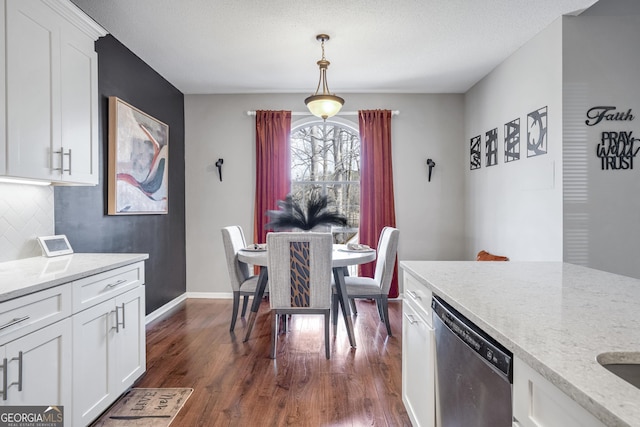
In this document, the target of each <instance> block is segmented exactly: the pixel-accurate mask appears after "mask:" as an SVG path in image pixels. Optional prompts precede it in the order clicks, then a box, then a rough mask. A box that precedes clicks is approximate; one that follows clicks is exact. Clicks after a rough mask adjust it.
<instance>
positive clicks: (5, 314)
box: [0, 284, 71, 343]
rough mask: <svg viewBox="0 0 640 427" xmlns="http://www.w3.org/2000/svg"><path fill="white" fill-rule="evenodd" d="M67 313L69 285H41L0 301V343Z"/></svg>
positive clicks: (69, 298) (54, 320) (69, 297)
mask: <svg viewBox="0 0 640 427" xmlns="http://www.w3.org/2000/svg"><path fill="white" fill-rule="evenodd" d="M70 315H71V285H70V284H64V285H60V286H56V287H54V288H50V289H45V290H43V291H39V292H35V293H33V294H30V295H25V296H23V297H20V298H15V299H12V300H9V301H5V302H3V303H2V304H0V343H6V342H9V341H11V340H13V339H15V338H19V337H21V336H23V335H26V334H28V333H30V332H33V331H35V330H37V329H40V328H43V327H45V326H47V325H50V324H52V323H55V322H57V321H58V320H61V319H64V318H65V317H68V316H70Z"/></svg>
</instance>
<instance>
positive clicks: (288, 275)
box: [267, 232, 333, 359]
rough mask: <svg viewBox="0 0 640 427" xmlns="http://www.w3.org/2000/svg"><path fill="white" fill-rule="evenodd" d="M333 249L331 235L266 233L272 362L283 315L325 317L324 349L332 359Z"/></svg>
mask: <svg viewBox="0 0 640 427" xmlns="http://www.w3.org/2000/svg"><path fill="white" fill-rule="evenodd" d="M332 246H333V239H332V237H331V233H311V232H300V233H297V232H296V233H288V232H287V233H269V234H267V248H268V250H267V259H268V261H267V263H268V267H267V268H268V270H269V302H270V304H271V318H272V326H271V358H272V359H275V357H276V344H277V340H278V325H279V323H280V322H279V320H280V316H281V315H283V314H284V315H287V314H324V335H325V336H324V340H325V341H324V346H325V353H326V357H327V359H329V357H330V344H329V321H330V311H331V251H332Z"/></svg>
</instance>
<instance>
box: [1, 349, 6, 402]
mask: <svg viewBox="0 0 640 427" xmlns="http://www.w3.org/2000/svg"><path fill="white" fill-rule="evenodd" d="M1 393H2V400H7V358H6V357H5V358H4V359H2V392H1Z"/></svg>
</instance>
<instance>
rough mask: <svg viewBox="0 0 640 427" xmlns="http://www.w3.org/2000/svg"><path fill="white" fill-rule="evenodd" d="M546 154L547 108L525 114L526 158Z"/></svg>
mask: <svg viewBox="0 0 640 427" xmlns="http://www.w3.org/2000/svg"><path fill="white" fill-rule="evenodd" d="M542 154H547V107H542V108H540V109H538V110H536V111H532V112H530V113H529V114H527V157H535V156H540V155H542Z"/></svg>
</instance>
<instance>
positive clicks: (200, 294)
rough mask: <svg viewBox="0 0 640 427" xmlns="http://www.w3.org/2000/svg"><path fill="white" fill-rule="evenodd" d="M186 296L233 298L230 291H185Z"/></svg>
mask: <svg viewBox="0 0 640 427" xmlns="http://www.w3.org/2000/svg"><path fill="white" fill-rule="evenodd" d="M186 295H187V298H204V299H233V294H232V293H231V292H187V294H186Z"/></svg>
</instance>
